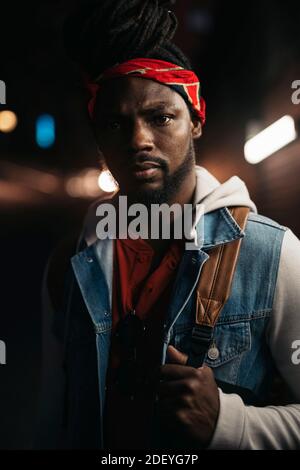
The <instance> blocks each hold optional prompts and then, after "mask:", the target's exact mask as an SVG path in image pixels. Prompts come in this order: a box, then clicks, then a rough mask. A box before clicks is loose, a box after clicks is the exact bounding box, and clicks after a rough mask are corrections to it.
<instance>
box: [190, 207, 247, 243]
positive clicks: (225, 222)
mask: <svg viewBox="0 0 300 470" xmlns="http://www.w3.org/2000/svg"><path fill="white" fill-rule="evenodd" d="M196 233H197V245H198V249H201V248H204V249H209V248H212V247H214V246H217V245H221V244H224V243H229V242H231V241H233V240H237V239H239V238H242V237H244V236H245V232H244V231H243V230H242V229H241V227H240V226H239V225H238V224H237V222H236V221H235V219H234V217H233V216H232V215H231V213H230V211H229V209H228V208H227V207H222V208H220V209H217V210H215V211H212V212H209V213H207V214H204V216H202V217H201V218H200V220H199V222H198V224H197V225H196Z"/></svg>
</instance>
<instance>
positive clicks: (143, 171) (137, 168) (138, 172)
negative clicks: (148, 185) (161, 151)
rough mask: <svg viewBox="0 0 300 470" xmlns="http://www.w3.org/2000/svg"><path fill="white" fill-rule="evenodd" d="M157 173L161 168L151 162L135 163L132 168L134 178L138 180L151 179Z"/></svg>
mask: <svg viewBox="0 0 300 470" xmlns="http://www.w3.org/2000/svg"><path fill="white" fill-rule="evenodd" d="M159 171H161V166H160V165H159V164H158V163H153V162H143V163H137V164H136V165H134V166H133V167H132V173H133V175H134V177H135V178H136V179H139V180H142V179H148V178H152V177H153V176H155V175H156V174H157V173H158V172H159Z"/></svg>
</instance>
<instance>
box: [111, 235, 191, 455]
mask: <svg viewBox="0 0 300 470" xmlns="http://www.w3.org/2000/svg"><path fill="white" fill-rule="evenodd" d="M181 254H182V241H179V240H175V241H173V242H171V243H170V245H169V248H168V249H167V251H166V253H165V255H164V257H163V259H162V261H161V263H160V265H159V266H158V267H157V268H156V269H155V270H154V272H152V273H151V272H150V269H151V263H152V259H153V256H154V250H153V249H152V247H151V246H150V245H149V244H148V243H147V242H146V241H144V240H142V239H138V240H131V239H126V240H116V241H115V245H114V275H113V302H112V325H113V327H112V338H111V339H112V341H111V349H110V358H109V366H108V371H107V381H106V403H105V417H104V430H105V431H104V440H105V447H106V448H109V449H146V448H149V447H150V442H151V441H150V434H151V418H152V410H153V408H152V406H153V398H154V390H153V387H152V388H151V387H145V388H144V389H143V391H142V393H141V392H140V393H138V392H137V393H134V394H133V399H132V398H130V396H126V395H123V394H122V393H121V392H120V390H119V389H118V387H117V386H116V385H115V383H114V377H115V371H116V368H117V367H118V365H119V364H120V362H121V359H122V349H121V347H120V345H119V343H118V339H117V338H116V337H115V335H114V334H115V330H116V325H117V324H118V321H119V318H120V316H122V318H124V317H125V316H126V314H128V313H129V312H130V311H131V310H132V309H134V310H135V314H136V315H137V316H138V317H139V318H141V319H143V320H144V321H145V325H146V330H145V333H144V334H145V336H144V338H143V341H142V343H143V344H142V345H141V346H140V350H138V354H140V356H139V357H140V358H142V359H141V360H142V363H143V370H144V371H149V372H151V371H153V370H154V368H156V367H158V366H159V365H160V363H161V354H162V345H163V336H162V334H163V324H164V321H165V317H166V313H167V309H168V307H169V303H170V295H171V291H172V287H173V284H174V280H175V276H176V270H177V269H176V268H177V266H178V263H179V261H180V259H181ZM118 293H119V297H118V295H117V294H118ZM118 305H121V308H122V311H121V312H120V311H119V308H118Z"/></svg>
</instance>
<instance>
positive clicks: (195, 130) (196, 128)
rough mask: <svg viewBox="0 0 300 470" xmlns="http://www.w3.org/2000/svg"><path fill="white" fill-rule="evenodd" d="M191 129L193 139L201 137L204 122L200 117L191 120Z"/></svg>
mask: <svg viewBox="0 0 300 470" xmlns="http://www.w3.org/2000/svg"><path fill="white" fill-rule="evenodd" d="M191 130H192V137H193V139H199V137H201V135H202V124H201V122H200V121H199V119H196V118H193V120H192V121H191Z"/></svg>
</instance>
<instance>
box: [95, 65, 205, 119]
mask: <svg viewBox="0 0 300 470" xmlns="http://www.w3.org/2000/svg"><path fill="white" fill-rule="evenodd" d="M124 75H130V76H134V77H143V78H148V79H150V80H154V81H156V82H158V83H163V84H165V85H168V86H170V88H173V89H174V90H175V91H177V92H178V93H180V94H181V95H182V96H183V97H184V98H185V99H186V100H187V101H189V102H190V103H191V104H192V106H193V109H194V110H195V111H196V114H197V115H198V116H199V118H200V120H201V123H202V125H203V124H204V123H205V107H206V106H205V101H204V99H203V98H202V97H200V82H199V79H198V77H197V75H196V74H195V73H194V72H193V71H192V70H185V69H184V68H183V67H180V66H179V65H176V64H172V63H171V62H165V61H164V60H158V59H143V58H141V59H132V60H128V61H127V62H123V63H122V64H117V65H115V66H113V67H111V68H109V69H107V70H105V71H104V72H103V73H102V74H101V75H100V76H99V77H97V79H96V80H95V81H96V82H97V83H88V89H89V91H90V93H91V95H92V96H91V99H90V101H89V103H88V111H89V115H90V117H91V118H92V117H93V112H94V106H95V101H96V95H97V92H98V90H99V87H100V85H99V82H101V81H102V80H107V79H110V78H116V77H122V76H124Z"/></svg>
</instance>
